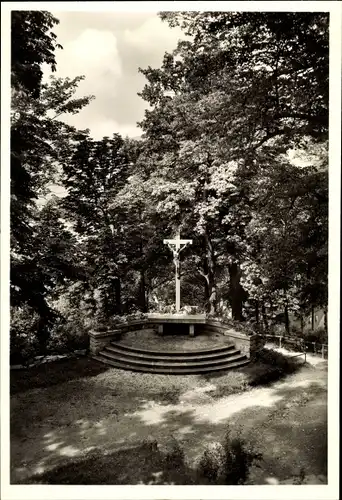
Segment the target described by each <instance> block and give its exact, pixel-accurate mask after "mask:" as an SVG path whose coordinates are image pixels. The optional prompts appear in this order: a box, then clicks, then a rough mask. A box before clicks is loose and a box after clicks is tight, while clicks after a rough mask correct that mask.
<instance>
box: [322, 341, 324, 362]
mask: <svg viewBox="0 0 342 500" xmlns="http://www.w3.org/2000/svg"><path fill="white" fill-rule="evenodd" d="M322 358H323V359H324V344H322Z"/></svg>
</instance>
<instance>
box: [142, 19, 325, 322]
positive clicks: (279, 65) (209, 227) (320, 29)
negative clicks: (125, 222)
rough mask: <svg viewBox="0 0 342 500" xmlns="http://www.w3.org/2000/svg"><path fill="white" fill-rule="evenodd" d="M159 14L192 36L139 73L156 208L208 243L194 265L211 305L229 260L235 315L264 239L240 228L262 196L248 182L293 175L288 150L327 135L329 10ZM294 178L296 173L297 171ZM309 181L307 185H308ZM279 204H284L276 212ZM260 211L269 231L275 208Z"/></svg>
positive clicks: (272, 189)
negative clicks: (146, 105) (159, 62)
mask: <svg viewBox="0 0 342 500" xmlns="http://www.w3.org/2000/svg"><path fill="white" fill-rule="evenodd" d="M161 17H162V19H165V20H167V21H168V22H169V24H170V25H171V26H172V25H180V26H181V27H182V28H183V29H184V30H185V32H186V34H189V35H191V36H192V40H191V41H181V42H179V44H178V48H177V49H176V50H175V51H174V52H173V53H172V54H165V56H164V60H163V64H162V67H161V68H160V69H157V70H156V69H152V68H150V67H149V68H147V69H145V70H141V72H142V73H143V74H144V75H145V77H146V78H147V84H146V86H145V88H144V89H143V91H142V93H141V96H142V97H143V98H144V99H145V100H147V101H148V102H149V104H150V105H151V106H152V109H151V110H149V111H147V112H146V114H145V119H144V120H143V122H142V123H141V126H142V128H143V130H144V132H145V138H146V154H145V157H146V163H147V165H150V166H149V169H150V180H151V181H152V182H155V183H156V189H155V190H154V193H156V194H157V197H156V202H157V209H158V210H164V211H165V212H167V213H168V217H169V218H170V220H173V221H174V223H175V224H180V223H181V224H183V226H184V227H187V229H188V232H189V230H190V229H191V230H194V231H195V234H196V238H198V239H199V240H200V239H203V242H204V243H203V254H204V258H203V265H202V269H200V271H201V273H202V274H203V276H204V278H205V283H206V284H207V285H208V293H207V295H208V296H209V297H210V298H211V307H210V308H211V310H212V311H213V312H214V311H215V309H216V308H217V283H216V281H217V279H218V278H219V276H220V275H222V271H221V269H220V267H221V268H222V267H224V266H226V267H227V268H228V270H229V282H230V286H229V292H228V298H229V299H230V303H231V307H232V310H233V316H234V317H235V318H236V319H242V316H243V315H242V303H243V301H244V300H245V299H246V297H247V295H246V291H244V290H243V288H242V286H241V279H242V278H243V274H244V272H243V270H242V268H241V266H242V265H243V264H244V263H245V262H248V261H252V262H253V263H254V265H256V266H258V260H260V253H261V252H263V251H267V250H268V249H267V245H265V246H261V245H260V239H262V237H261V236H260V237H257V234H254V237H253V238H252V239H251V238H250V237H249V233H248V231H247V233H246V228H248V226H249V225H250V224H251V223H253V218H255V217H254V214H255V213H256V212H257V210H258V207H260V204H261V202H262V198H263V194H262V195H261V197H260V198H259V197H258V192H255V189H257V190H258V186H259V184H262V183H264V182H265V178H268V180H272V179H273V182H274V183H277V182H279V181H280V180H281V179H283V182H284V181H285V182H288V179H286V172H287V173H289V172H291V171H293V170H296V169H293V167H291V165H290V163H289V160H288V158H285V159H284V155H285V156H286V154H287V152H288V151H289V150H290V149H291V148H294V147H297V148H300V147H302V145H301V143H302V141H303V140H304V139H305V138H306V137H310V138H311V142H313V141H314V142H320V143H324V142H325V141H326V138H327V131H328V126H327V125H328V81H327V78H328V71H327V68H328V17H327V16H326V15H325V14H321V13H318V14H316V13H313V14H311V13H295V14H294V13H281V14H273V13H270V14H264V13H211V12H210V13H195V12H186V13H163V14H162V15H161ZM170 91H171V94H173V96H170ZM291 169H292V170H291ZM284 172H285V173H284ZM295 177H296V179H297V181H298V182H301V181H302V176H301V175H300V174H298V173H296V175H295ZM315 179H316V180H317V179H318V177H317V176H316V177H315ZM318 182H319V181H318ZM266 185H267V195H270V196H271V199H273V200H274V201H275V200H277V196H278V194H277V191H279V190H278V188H277V185H276V184H275V185H272V184H270V183H267V182H266ZM307 186H308V189H313V185H312V183H311V184H310V182H309V181H308V183H307ZM285 191H286V190H285ZM288 191H290V186H289V190H288ZM286 196H287V195H286ZM288 196H292V195H291V194H289V195H288ZM313 198H314V197H313ZM291 200H292V198H291V199H290V200H289V201H290V202H291ZM324 200H325V201H326V198H325V197H324ZM271 205H272V204H270V205H268V209H269V210H271ZM272 207H273V209H274V210H276V208H277V207H276V205H272ZM283 207H284V208H283ZM285 207H286V203H285V202H284V203H283V202H282V203H281V205H280V206H279V207H278V212H280V211H281V210H282V209H283V210H286V208H285ZM311 208H313V207H311ZM273 209H272V210H273ZM298 211H300V209H298ZM265 212H267V210H264V211H263V212H262V215H263V217H264V219H263V223H264V224H263V226H266V231H267V230H268V229H270V230H271V229H272V224H275V221H277V220H278V221H279V219H280V218H281V215H280V214H278V215H276V214H272V213H270V214H269V213H265ZM268 220H270V222H269V223H268V222H267V221H268ZM271 221H273V222H271ZM298 223H299V222H298ZM278 225H279V222H278ZM256 228H257V226H256ZM289 230H292V227H291V226H289V229H288V231H289ZM257 231H258V229H256V232H257ZM316 231H317V228H316ZM295 234H298V228H297V229H296V231H295ZM288 236H289V233H288V232H287V233H286V234H285V236H284V238H287V237H288ZM290 240H291V237H290V238H289V242H288V247H289V251H290V249H291V248H290V247H291V245H292V250H293V248H294V242H292V243H290ZM297 241H298V240H297ZM320 244H321V243H320ZM278 248H282V247H281V245H280V240H279V247H278ZM224 256H225V258H224ZM294 258H295V259H296V258H298V260H300V259H301V258H302V256H301V255H297V256H295V257H294ZM201 259H202V257H200V256H199V260H201ZM218 263H220V265H218ZM275 265H276V266H277V269H278V274H279V279H280V280H282V281H283V285H284V286H285V287H286V286H287V285H286V279H287V278H286V273H287V274H288V270H286V269H285V268H286V266H285V268H282V264H281V262H280V261H279V259H278V261H277V262H276V264H275ZM284 265H285V261H284ZM285 270H286V273H285V275H284V276H283V278H281V276H282V274H283V273H284V272H285ZM265 272H266V269H265ZM223 275H224V276H225V277H226V276H227V273H223ZM291 276H292V275H291ZM220 279H221V278H220ZM224 279H226V278H224ZM277 279H278V278H277ZM275 281H276V280H275ZM245 282H246V280H245ZM274 283H275V282H274Z"/></svg>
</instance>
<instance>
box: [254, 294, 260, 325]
mask: <svg viewBox="0 0 342 500" xmlns="http://www.w3.org/2000/svg"><path fill="white" fill-rule="evenodd" d="M255 321H256V324H257V326H259V301H258V300H256V301H255Z"/></svg>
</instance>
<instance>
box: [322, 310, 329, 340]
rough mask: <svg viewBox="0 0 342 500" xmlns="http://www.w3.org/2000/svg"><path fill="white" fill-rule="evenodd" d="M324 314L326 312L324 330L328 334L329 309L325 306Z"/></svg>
mask: <svg viewBox="0 0 342 500" xmlns="http://www.w3.org/2000/svg"><path fill="white" fill-rule="evenodd" d="M323 314H324V331H325V333H326V334H327V333H328V309H327V307H325V308H324V309H323Z"/></svg>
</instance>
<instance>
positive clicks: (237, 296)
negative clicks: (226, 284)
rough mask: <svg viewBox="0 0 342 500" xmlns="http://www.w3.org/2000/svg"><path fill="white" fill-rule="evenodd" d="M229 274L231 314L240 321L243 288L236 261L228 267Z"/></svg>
mask: <svg viewBox="0 0 342 500" xmlns="http://www.w3.org/2000/svg"><path fill="white" fill-rule="evenodd" d="M228 269H229V276H230V300H231V306H232V316H233V319H234V320H236V321H242V320H243V316H242V303H243V298H244V290H243V288H242V286H241V284H240V276H241V272H240V268H239V266H238V264H237V263H235V262H234V263H233V264H230V265H229V267H228Z"/></svg>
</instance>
